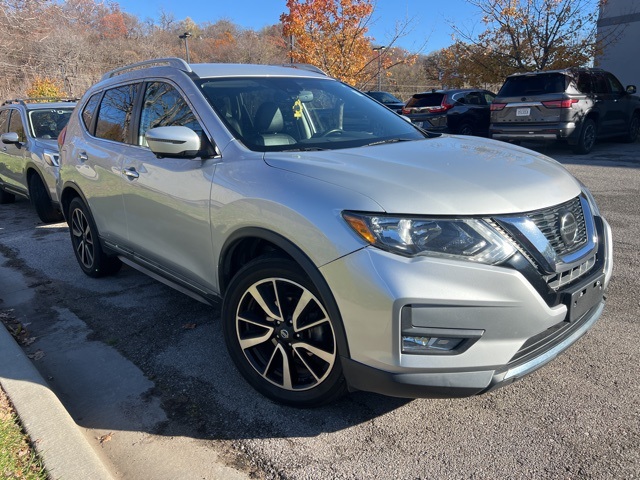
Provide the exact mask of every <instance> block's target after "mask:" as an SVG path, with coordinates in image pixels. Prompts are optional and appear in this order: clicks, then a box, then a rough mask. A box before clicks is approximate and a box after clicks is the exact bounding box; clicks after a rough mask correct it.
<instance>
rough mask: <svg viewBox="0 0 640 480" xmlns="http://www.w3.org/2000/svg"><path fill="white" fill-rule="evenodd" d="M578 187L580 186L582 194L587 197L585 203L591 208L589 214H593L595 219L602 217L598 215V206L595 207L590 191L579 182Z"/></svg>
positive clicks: (594, 200)
mask: <svg viewBox="0 0 640 480" xmlns="http://www.w3.org/2000/svg"><path fill="white" fill-rule="evenodd" d="M580 185H581V186H582V193H583V194H584V196H585V197H587V201H588V202H589V206H590V207H591V213H593V214H594V215H595V216H596V217H600V216H602V215H600V210H599V209H598V205H596V199H595V198H593V194H592V193H591V191H590V190H589V189H588V188H587V186H586V185H585V184H584V183H582V182H580Z"/></svg>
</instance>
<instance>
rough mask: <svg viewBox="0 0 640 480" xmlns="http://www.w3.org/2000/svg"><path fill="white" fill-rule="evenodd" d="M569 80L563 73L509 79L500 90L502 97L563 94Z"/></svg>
mask: <svg viewBox="0 0 640 480" xmlns="http://www.w3.org/2000/svg"><path fill="white" fill-rule="evenodd" d="M568 83H569V78H568V77H567V76H566V75H563V74H562V73H543V74H537V75H522V76H517V77H508V78H507V80H506V81H505V82H504V85H503V86H502V88H501V89H500V93H498V95H499V96H500V97H518V96H531V95H545V94H549V93H563V92H564V91H565V89H566V88H567V85H568Z"/></svg>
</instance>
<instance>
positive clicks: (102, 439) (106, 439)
mask: <svg viewBox="0 0 640 480" xmlns="http://www.w3.org/2000/svg"><path fill="white" fill-rule="evenodd" d="M112 435H113V432H109V433H107V434H105V435H102V436H101V437H98V441H99V442H100V445H102V444H103V443H105V442H110V441H111V436H112Z"/></svg>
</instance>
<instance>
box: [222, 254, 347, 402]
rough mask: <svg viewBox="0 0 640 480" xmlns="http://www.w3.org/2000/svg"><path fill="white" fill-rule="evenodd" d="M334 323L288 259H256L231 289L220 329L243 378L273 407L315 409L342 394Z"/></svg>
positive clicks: (230, 285)
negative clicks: (221, 328) (279, 404)
mask: <svg viewBox="0 0 640 480" xmlns="http://www.w3.org/2000/svg"><path fill="white" fill-rule="evenodd" d="M334 321H335V320H334V319H332V318H330V316H329V314H328V313H327V309H326V308H325V305H324V304H323V302H322V299H321V296H320V295H319V294H318V291H317V289H316V287H315V285H314V284H313V283H312V282H311V280H310V279H309V278H308V277H307V276H306V275H305V274H304V272H303V271H302V270H301V269H300V267H299V266H298V265H297V264H296V263H295V262H293V261H291V260H288V259H284V258H275V257H261V258H258V259H256V260H253V261H252V262H250V263H248V264H247V265H245V266H244V267H243V268H242V269H241V270H240V271H239V272H238V273H237V274H236V276H235V277H234V278H233V280H232V281H231V283H230V284H229V288H228V290H227V294H226V296H225V299H224V302H223V306H222V327H223V332H224V337H225V341H226V343H227V348H228V349H229V354H230V356H231V358H232V359H233V361H234V363H235V364H236V367H237V368H238V370H239V371H240V373H241V374H242V375H243V376H244V378H245V379H246V380H247V381H248V382H249V384H251V386H253V387H254V388H255V389H256V390H258V391H259V392H260V393H262V394H263V395H265V396H266V397H268V398H270V399H271V400H274V401H276V402H279V403H283V404H286V405H291V406H296V407H313V406H318V405H322V404H325V403H329V402H331V401H333V400H336V399H337V398H339V397H340V396H342V395H343V394H344V393H346V382H345V380H344V377H343V375H342V367H341V365H340V360H339V356H338V349H337V342H336V333H335V329H334Z"/></svg>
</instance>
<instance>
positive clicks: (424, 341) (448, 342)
mask: <svg viewBox="0 0 640 480" xmlns="http://www.w3.org/2000/svg"><path fill="white" fill-rule="evenodd" d="M465 340H466V338H453V337H417V336H405V335H403V336H402V353H435V352H450V351H451V350H454V349H455V348H456V347H458V346H459V345H460V344H461V343H462V342H463V341H465Z"/></svg>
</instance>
